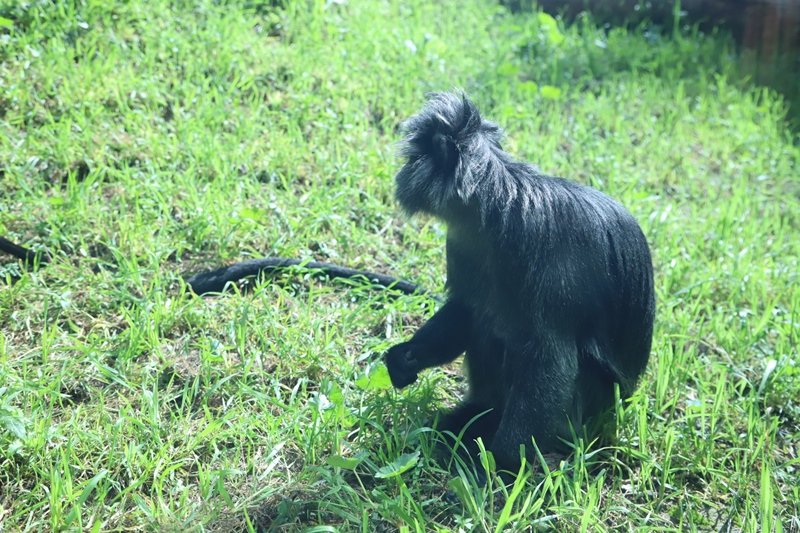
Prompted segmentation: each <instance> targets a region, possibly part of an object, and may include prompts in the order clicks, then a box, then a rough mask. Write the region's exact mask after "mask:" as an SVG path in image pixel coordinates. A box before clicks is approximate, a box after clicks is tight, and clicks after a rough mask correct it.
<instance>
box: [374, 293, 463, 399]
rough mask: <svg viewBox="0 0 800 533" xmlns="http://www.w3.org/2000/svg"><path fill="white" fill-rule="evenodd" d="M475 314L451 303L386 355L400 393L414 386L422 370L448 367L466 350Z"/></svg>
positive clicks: (457, 303)
mask: <svg viewBox="0 0 800 533" xmlns="http://www.w3.org/2000/svg"><path fill="white" fill-rule="evenodd" d="M471 328H472V312H471V311H470V309H469V308H468V307H467V306H466V305H465V304H464V303H462V302H460V301H459V300H453V299H451V300H448V301H447V303H446V304H444V306H443V307H442V308H441V309H439V311H437V312H436V314H435V315H433V316H432V317H431V319H430V320H428V321H427V322H426V323H425V325H423V326H422V327H421V328H419V330H418V331H417V332H416V333H415V334H414V336H413V337H412V338H411V340H410V341H408V342H401V343H400V344H397V345H395V346H392V347H391V348H389V351H388V352H386V367H387V369H388V370H389V377H390V378H391V380H392V385H394V386H395V387H396V388H398V389H402V388H403V387H405V386H407V385H410V384H412V383H414V381H416V380H417V374H418V373H419V371H420V370H423V369H425V368H430V367H432V366H438V365H443V364H445V363H449V362H450V361H452V360H453V359H455V358H456V357H458V356H459V355H461V354H462V353H463V352H464V350H466V349H467V343H468V342H469V337H470V330H471Z"/></svg>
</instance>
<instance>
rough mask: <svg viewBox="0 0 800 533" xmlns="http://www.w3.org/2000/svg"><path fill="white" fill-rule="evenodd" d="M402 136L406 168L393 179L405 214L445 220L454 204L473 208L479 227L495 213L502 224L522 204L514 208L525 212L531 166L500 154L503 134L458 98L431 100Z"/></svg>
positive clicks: (450, 95)
mask: <svg viewBox="0 0 800 533" xmlns="http://www.w3.org/2000/svg"><path fill="white" fill-rule="evenodd" d="M403 131H404V133H405V134H406V137H405V140H404V142H403V144H402V148H401V155H402V156H403V157H405V159H406V164H405V165H404V166H403V168H402V169H401V170H400V172H399V173H398V174H397V177H396V181H397V199H398V201H399V202H400V204H401V205H402V206H403V208H404V209H405V210H406V211H407V212H408V213H415V212H418V211H422V212H426V213H429V214H432V215H434V216H439V217H441V218H445V219H446V218H448V212H449V211H451V210H452V209H453V208H454V207H455V206H456V205H464V206H467V205H474V207H476V208H477V209H479V211H480V213H481V217H482V219H484V222H486V220H485V218H486V216H488V215H490V214H492V213H495V214H501V215H502V218H503V220H502V223H503V225H505V223H506V222H508V221H507V220H505V219H506V215H507V214H508V212H509V210H510V208H511V206H512V204H514V203H515V202H518V201H522V202H523V203H524V204H525V205H521V206H519V207H521V208H522V210H523V211H527V209H528V208H529V205H527V202H526V199H527V198H530V195H529V194H524V192H525V191H523V190H522V189H527V188H529V187H531V186H532V182H531V180H530V179H529V177H530V176H533V175H537V171H536V169H535V167H533V166H532V165H528V164H525V163H521V162H518V161H515V160H514V159H513V158H512V157H511V156H510V155H509V154H507V153H506V152H504V151H503V149H502V147H501V144H500V141H501V139H502V137H503V131H502V129H501V128H500V127H499V126H498V125H497V124H495V123H493V122H490V121H488V120H484V119H483V118H482V117H481V115H480V112H479V111H478V108H477V107H476V106H475V104H473V103H472V101H470V100H469V98H467V96H466V95H464V94H463V93H459V94H453V93H434V94H432V95H430V97H429V100H428V102H427V103H426V105H425V107H423V109H422V111H420V112H419V114H417V115H415V116H413V117H411V118H410V119H408V120H407V121H406V122H405V123H404V124H403ZM521 193H523V194H521Z"/></svg>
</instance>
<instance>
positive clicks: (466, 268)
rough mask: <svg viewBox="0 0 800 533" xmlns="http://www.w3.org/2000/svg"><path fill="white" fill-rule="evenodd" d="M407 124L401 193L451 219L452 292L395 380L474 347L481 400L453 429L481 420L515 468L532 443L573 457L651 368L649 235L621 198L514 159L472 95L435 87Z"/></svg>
mask: <svg viewBox="0 0 800 533" xmlns="http://www.w3.org/2000/svg"><path fill="white" fill-rule="evenodd" d="M404 129H405V133H406V134H407V137H406V140H405V144H404V153H403V155H404V156H405V158H406V162H405V165H404V166H403V167H402V169H401V170H400V171H399V173H398V174H397V176H396V185H397V199H398V201H399V202H400V205H401V206H402V207H403V208H404V209H405V211H407V212H408V213H409V214H414V213H425V214H428V215H433V216H435V217H437V218H439V219H441V220H443V221H444V222H446V223H447V227H448V232H447V285H448V299H447V301H446V303H445V304H444V305H443V306H442V308H441V309H440V310H439V311H438V312H437V313H436V314H434V316H433V317H432V318H431V319H430V320H429V321H428V322H427V323H426V324H424V325H423V326H422V327H421V328H420V329H419V330H418V331H417V332H416V334H414V336H413V337H412V338H411V340H410V341H408V342H403V343H401V344H398V345H396V346H394V347H392V348H391V349H389V351H388V352H387V354H386V364H387V367H388V369H389V375H390V377H391V379H392V383H393V384H394V386H395V387H398V388H402V387H405V386H407V385H409V384H410V383H413V382H414V381H415V380H416V379H417V373H418V372H419V371H420V370H422V369H424V368H428V367H432V366H436V365H441V364H444V363H447V362H449V361H452V360H453V359H455V358H456V357H457V356H458V355H460V354H461V353H466V355H465V363H466V370H467V375H468V379H469V385H470V392H469V396H468V398H467V399H466V400H465V401H464V402H463V403H461V404H460V405H459V406H458V407H456V408H455V410H453V411H452V412H450V413H447V414H445V415H444V416H443V418H442V419H441V420H440V429H442V430H450V431H452V432H453V433H456V434H457V433H458V432H459V431H461V430H462V428H464V427H465V425H466V424H467V423H468V422H469V421H470V420H475V422H474V423H473V424H472V425H471V426H470V427H469V428H468V429H467V431H466V432H465V436H466V438H465V442H468V441H469V440H472V439H474V438H476V437H479V436H480V437H482V438H483V440H484V442H485V443H486V445H487V447H488V449H489V450H490V451H492V452H493V454H494V456H495V459H496V461H497V463H498V465H500V466H505V467H513V466H515V465H517V464H519V446H520V444H525V445H526V449H527V452H528V453H530V452H531V451H532V447H531V437H533V438H535V441H536V444H537V446H538V447H539V449H540V450H541V451H542V452H549V451H560V450H562V449H564V447H565V446H564V444H563V441H562V439H569V438H570V436H571V434H572V431H573V430H574V431H576V432H577V431H578V430H579V429H580V427H581V426H583V425H584V424H585V423H587V421H589V420H590V419H592V417H594V416H595V415H599V414H601V413H602V412H604V411H606V410H608V408H609V407H610V406H611V405H612V404H613V400H614V383H618V384H619V385H620V390H621V394H622V396H623V397H625V396H628V395H630V394H631V392H632V390H633V387H634V385H635V384H636V380H637V378H638V377H639V375H640V374H641V373H642V372H643V371H644V369H645V366H646V364H647V360H648V358H649V355H650V344H651V340H652V334H653V319H654V316H655V297H654V291H653V269H652V263H651V259H650V251H649V248H648V245H647V241H646V240H645V237H644V235H643V233H642V231H641V229H640V228H639V225H638V224H637V223H636V221H635V220H634V219H633V217H632V216H631V215H630V214H629V213H628V212H627V211H626V210H625V208H623V207H622V206H621V205H620V204H618V203H617V202H616V201H614V200H612V199H611V198H610V197H608V196H606V195H605V194H603V193H601V192H599V191H597V190H595V189H592V188H589V187H585V186H582V185H578V184H575V183H572V182H569V181H566V180H564V179H561V178H554V177H549V176H544V175H542V174H540V173H539V172H538V170H537V169H536V168H534V167H533V166H531V165H529V164H526V163H523V162H519V161H516V160H514V159H513V158H512V157H511V156H510V155H509V154H507V153H506V152H504V151H503V149H502V147H501V144H500V141H501V136H502V132H501V130H500V128H499V127H498V126H497V125H496V124H494V123H492V122H489V121H486V120H483V119H482V118H481V116H480V114H479V112H478V109H477V108H476V107H475V105H473V103H472V102H470V101H469V100H468V99H467V97H466V96H464V95H454V94H446V93H445V94H435V95H433V96H432V97H431V99H430V100H429V102H428V103H427V105H426V106H425V107H424V108H423V109H422V111H421V112H420V113H419V114H418V115H416V116H414V117H412V118H411V119H409V120H408V121H407V122H406V123H405V125H404ZM486 411H488V413H486V414H484V415H483V416H481V417H479V418H477V419H475V417H476V416H477V415H479V414H480V413H484V412H486ZM530 456H531V455H529V457H530Z"/></svg>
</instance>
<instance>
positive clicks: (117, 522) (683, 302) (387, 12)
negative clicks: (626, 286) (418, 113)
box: [0, 0, 800, 531]
mask: <svg viewBox="0 0 800 533" xmlns="http://www.w3.org/2000/svg"><path fill="white" fill-rule="evenodd" d="M272 3H274V4H277V6H276V7H272V6H271V3H270V2H228V3H222V2H215V1H212V0H202V1H199V2H178V3H176V2H166V1H163V0H154V1H152V2H147V3H144V2H140V1H131V2H126V3H119V4H118V5H112V3H105V2H92V1H88V0H87V1H85V2H76V3H71V2H60V3H48V2H32V3H28V4H18V3H16V2H11V3H5V4H3V6H4V7H3V6H0V15H2V16H3V18H2V19H0V25H2V27H1V28H0V88H2V89H1V90H0V235H4V236H6V237H8V238H11V239H13V240H16V241H18V242H21V243H24V244H26V245H29V246H33V247H34V248H36V249H44V250H48V251H49V252H50V253H51V254H53V255H54V256H55V260H54V262H53V263H52V264H50V265H48V266H46V267H43V268H40V269H34V270H33V271H25V272H20V268H19V266H18V265H17V264H16V263H14V262H13V261H11V260H10V259H9V258H7V257H2V258H0V260H2V261H3V263H2V265H0V277H2V279H4V280H5V281H4V282H0V530H3V531H18V530H91V531H113V530H122V529H127V530H130V529H147V530H164V531H175V530H187V529H188V530H192V531H195V530H210V531H230V530H259V531H261V530H278V531H294V530H302V529H304V528H311V529H310V530H311V531H334V530H340V531H353V530H361V531H393V530H396V529H399V530H401V531H429V530H453V531H457V530H460V531H471V530H474V531H489V530H509V531H525V530H528V529H531V528H543V529H556V530H563V531H571V530H581V531H598V530H605V529H618V530H625V531H628V530H632V529H638V530H643V531H653V530H710V529H713V530H726V531H727V530H732V531H798V530H800V503H798V502H800V488H799V487H798V485H799V484H798V479H800V459H799V458H800V359H798V331H800V327H799V326H798V324H800V275H799V274H798V273H799V272H800V260H799V258H800V238H798V237H800V232H799V231H798V230H799V229H800V182H798V163H800V149H799V148H798V142H797V138H796V137H793V136H792V134H791V133H790V132H789V130H788V129H787V126H786V122H785V120H784V118H785V115H786V110H787V106H786V104H785V103H784V102H783V101H782V100H781V98H780V97H779V96H778V95H776V94H775V93H773V92H770V91H768V90H764V89H761V88H758V87H750V86H747V85H746V84H744V83H742V82H740V81H739V79H738V76H737V73H736V71H735V70H734V67H733V66H732V65H733V64H734V61H732V60H731V51H730V50H731V47H730V43H729V42H728V41H727V40H726V39H725V38H724V37H722V36H713V37H709V36H703V35H699V34H695V33H689V34H676V35H674V36H669V37H661V36H657V35H652V34H648V33H645V32H639V31H636V32H626V31H623V30H616V29H611V30H609V31H607V32H604V31H601V30H598V29H597V28H595V27H594V26H593V25H592V24H591V23H590V22H588V21H582V22H579V23H577V24H575V25H573V26H571V27H569V28H564V27H562V26H560V25H559V24H554V22H553V21H552V20H551V19H549V18H547V17H543V16H539V15H537V14H536V13H528V14H522V15H510V14H509V13H507V12H505V11H504V10H502V9H501V8H499V7H497V6H496V5H495V4H493V3H492V2H488V1H478V0H461V1H455V0H453V1H444V2H429V1H425V2H423V1H421V0H411V1H408V2H402V3H401V2H388V1H382V0H359V1H350V2H338V1H333V2H322V1H308V2H272ZM453 87H460V88H463V89H465V90H467V91H468V92H469V93H470V94H471V95H473V97H474V98H475V99H476V101H477V102H478V103H479V104H480V105H481V107H482V108H483V110H484V112H485V114H486V115H488V116H490V117H492V118H493V119H495V120H496V121H498V122H500V123H501V124H502V125H503V126H504V127H505V128H506V129H507V133H508V140H507V148H508V149H509V150H510V151H511V152H512V153H514V154H516V155H518V156H519V157H520V158H525V159H528V160H531V161H534V162H536V163H537V164H539V165H540V166H541V167H542V169H543V170H545V171H546V172H549V173H553V174H558V175H563V176H568V177H571V178H572V179H574V180H577V181H579V182H583V183H589V184H592V185H594V186H596V187H598V188H600V189H601V190H603V191H605V192H608V193H609V194H611V195H612V196H614V197H616V198H618V199H619V200H621V201H622V202H623V203H624V204H625V205H626V206H628V207H629V209H630V210H631V211H632V212H633V213H634V215H635V216H636V217H637V218H638V219H639V220H640V222H641V224H642V226H643V228H644V230H645V233H646V234H647V235H648V238H649V240H650V243H651V246H652V249H653V253H654V263H655V267H656V272H657V290H658V317H657V329H656V334H655V338H654V345H653V358H652V362H651V364H650V366H649V369H648V371H647V374H646V375H645V376H644V378H643V379H642V382H641V386H640V388H639V390H638V392H637V393H636V394H635V395H634V396H633V397H632V398H631V399H630V401H629V402H625V403H624V404H622V405H620V406H619V407H618V417H619V427H618V429H617V436H616V441H615V443H614V445H613V446H610V447H605V448H599V447H598V446H597V445H595V444H593V443H579V447H578V450H577V451H576V453H574V454H573V455H571V456H570V457H567V458H564V459H563V460H560V461H555V462H551V464H550V465H549V466H548V465H546V464H545V465H541V466H536V467H527V468H526V469H525V470H524V471H523V472H522V473H521V475H520V476H519V477H518V478H517V481H516V483H515V484H513V485H512V486H509V487H506V486H504V485H503V484H502V483H500V482H499V480H497V479H496V478H494V477H493V476H490V477H489V482H488V484H487V485H486V486H485V487H480V486H478V485H476V484H475V483H474V481H473V480H472V479H473V476H472V474H470V469H464V470H463V473H462V475H452V474H450V473H448V472H445V471H443V470H442V469H441V468H440V467H438V466H436V464H435V463H433V462H432V460H431V458H430V450H431V447H432V443H433V442H434V435H433V434H432V432H431V431H430V430H429V429H427V428H426V426H425V424H426V422H427V421H429V420H430V419H431V417H432V415H433V413H434V412H435V411H436V409H437V408H439V407H441V406H443V405H447V404H451V403H453V402H454V401H456V399H457V398H458V397H459V395H460V394H461V392H462V379H461V378H460V376H459V371H458V367H457V366H453V367H452V368H445V369H440V370H434V371H429V372H426V373H424V375H423V376H422V380H421V382H420V383H419V384H418V385H415V386H413V387H410V388H409V389H408V390H406V391H403V392H402V393H398V392H395V391H393V390H391V389H390V388H389V387H388V385H387V383H386V375H385V370H384V369H383V366H382V362H381V354H382V353H383V351H384V350H385V349H386V348H387V347H389V346H390V345H391V344H392V343H394V342H397V341H400V340H401V339H405V338H407V337H408V336H409V335H410V334H411V333H412V332H413V331H414V328H415V327H417V326H418V325H419V324H420V323H421V322H422V321H423V320H424V319H425V317H427V316H429V315H430V314H431V313H432V312H433V310H434V309H435V302H432V301H430V300H428V299H426V298H424V297H401V298H393V297H391V295H389V294H387V293H386V292H382V291H375V290H371V289H370V288H369V287H366V286H364V285H363V284H358V283H350V284H348V283H342V282H324V281H319V280H314V279H311V278H309V276H308V275H307V274H305V273H302V272H301V273H288V274H286V275H282V276H278V278H276V279H273V280H270V281H265V282H262V283H259V284H258V285H257V286H256V288H255V290H254V291H252V292H249V293H246V294H234V295H229V296H224V297H219V298H211V299H200V298H196V297H191V296H189V295H188V294H187V292H186V288H185V285H184V284H183V282H182V275H184V274H187V273H193V272H196V271H198V270H201V269H203V268H207V267H211V266H215V265H218V264H220V263H222V262H227V261H233V260H237V259H241V258H246V257H255V256H262V255H268V254H275V255H283V256H291V257H301V258H311V257H314V258H318V259H321V260H329V261H335V262H340V263H343V264H347V265H350V266H356V267H362V268H366V269H371V270H379V271H388V272H393V273H395V274H397V275H399V276H401V277H404V278H407V279H413V280H416V281H419V282H420V283H421V284H422V285H424V286H426V287H428V288H431V289H434V290H442V289H443V282H444V246H443V244H444V243H443V241H444V231H445V228H444V227H443V226H442V225H441V224H439V223H438V222H435V221H431V220H425V219H413V220H407V219H406V218H405V217H403V216H402V215H401V214H400V213H399V211H398V209H397V207H396V205H395V203H394V201H393V191H392V187H393V183H392V176H393V173H394V172H395V170H396V169H397V167H398V161H397V158H396V157H395V143H396V141H397V140H398V134H397V131H396V125H397V124H398V122H399V121H401V120H402V119H403V118H404V117H406V116H408V115H410V114H411V113H412V112H414V111H415V110H416V109H417V108H418V107H419V106H420V105H421V103H422V102H423V99H424V97H423V95H424V93H425V92H426V91H430V90H439V89H450V88H453ZM18 276H19V278H18V279H17V280H16V281H15V282H12V280H14V279H16V278H17V277H18ZM484 461H486V459H485V458H484ZM486 464H487V465H488V464H489V463H486ZM478 468H479V469H480V468H483V466H481V465H478ZM448 490H449V491H450V494H451V495H452V497H450V498H445V497H444V495H445V493H446V491H448ZM315 526H317V527H315Z"/></svg>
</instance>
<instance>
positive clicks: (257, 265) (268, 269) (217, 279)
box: [186, 257, 428, 295]
mask: <svg viewBox="0 0 800 533" xmlns="http://www.w3.org/2000/svg"><path fill="white" fill-rule="evenodd" d="M292 266H301V267H303V268H304V269H308V270H309V271H318V272H319V273H320V274H323V275H326V276H328V277H329V278H348V279H353V278H362V279H366V280H367V281H369V282H371V283H374V284H376V285H379V286H381V287H386V288H389V289H393V290H396V291H400V292H402V293H403V294H427V293H428V291H426V290H425V289H423V288H421V287H420V286H418V285H416V284H414V283H410V282H408V281H403V280H400V279H397V278H395V277H392V276H387V275H385V274H378V273H376V272H368V271H364V270H356V269H353V268H347V267H343V266H340V265H335V264H333V263H324V262H321V261H301V260H299V259H286V258H283V257H265V258H263V259H252V260H250V261H243V262H241V263H235V264H233V265H230V266H226V267H222V268H218V269H216V270H212V271H211V272H202V273H200V274H195V275H194V276H191V277H189V278H188V279H187V280H186V283H188V284H189V287H190V288H191V289H192V292H194V293H195V294H197V295H203V294H208V293H211V292H222V291H224V290H225V287H226V286H227V285H228V284H229V283H234V282H236V281H239V280H240V279H243V278H247V277H252V276H261V275H266V274H273V273H275V272H276V271H279V270H282V269H285V268H288V267H292Z"/></svg>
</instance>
